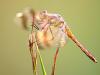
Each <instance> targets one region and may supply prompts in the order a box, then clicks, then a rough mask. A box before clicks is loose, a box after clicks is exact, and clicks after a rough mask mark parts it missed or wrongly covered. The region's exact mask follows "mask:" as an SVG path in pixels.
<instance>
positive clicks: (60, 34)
mask: <svg viewBox="0 0 100 75" xmlns="http://www.w3.org/2000/svg"><path fill="white" fill-rule="evenodd" d="M17 21H19V22H20V24H22V27H23V28H24V29H26V30H28V28H29V27H31V33H30V35H29V48H30V53H31V56H32V63H33V72H34V73H35V75H36V64H37V52H38V53H39V54H40V52H39V49H44V48H48V47H53V46H54V47H56V48H57V50H56V53H55V55H54V64H53V66H52V74H51V75H54V72H55V64H56V59H57V55H58V52H59V48H60V47H63V46H64V45H65V44H66V41H67V38H70V39H71V40H72V41H73V42H74V43H75V44H76V45H77V46H78V47H79V48H80V49H81V50H82V51H83V52H84V53H85V54H86V55H87V56H88V57H89V58H90V59H91V60H92V61H93V62H95V63H96V62H97V60H96V59H95V57H94V56H93V55H92V54H91V53H90V52H89V51H88V50H87V49H86V48H85V47H84V46H83V45H82V44H81V43H80V42H79V41H78V40H77V38H76V37H75V36H74V34H73V33H72V32H71V30H70V28H69V26H68V24H67V23H66V22H65V21H64V19H63V18H62V16H61V15H59V14H56V13H48V12H47V11H46V10H43V11H38V12H35V11H34V10H33V9H27V10H26V9H25V10H24V11H22V12H21V13H18V14H17ZM40 57H41V56H40ZM42 64H43V63H42ZM42 68H44V67H43V66H42ZM44 75H46V73H45V71H44Z"/></svg>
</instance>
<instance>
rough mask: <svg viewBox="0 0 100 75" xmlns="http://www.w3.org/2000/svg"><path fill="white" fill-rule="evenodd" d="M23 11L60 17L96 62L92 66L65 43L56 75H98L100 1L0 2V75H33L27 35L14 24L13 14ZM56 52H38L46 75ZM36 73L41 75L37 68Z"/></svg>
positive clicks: (48, 73)
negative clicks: (36, 11) (57, 14)
mask: <svg viewBox="0 0 100 75" xmlns="http://www.w3.org/2000/svg"><path fill="white" fill-rule="evenodd" d="M26 7H32V8H33V9H35V10H44V9H45V10H48V12H52V13H53V12H54V13H59V14H61V15H62V16H63V17H64V19H65V21H67V22H68V24H69V25H70V27H71V29H72V31H73V33H74V34H75V35H76V36H77V38H78V39H79V40H80V41H81V42H82V43H83V44H84V45H85V47H87V48H88V49H89V50H90V51H91V52H92V53H93V54H94V55H95V57H96V58H97V60H98V63H97V64H94V63H93V62H91V60H89V58H87V57H86V56H85V54H84V53H82V52H81V51H80V49H79V48H78V47H76V45H75V44H74V43H73V42H72V41H70V40H68V44H67V45H65V46H64V47H63V48H61V49H60V53H59V56H58V59H57V65H56V73H55V74H56V75H100V29H99V28H100V0H0V75H32V65H31V57H30V53H29V51H28V43H27V42H28V33H29V32H27V31H24V30H22V29H21V28H20V27H18V26H17V25H16V24H15V23H14V18H15V15H16V13H17V12H19V11H21V10H23V9H24V8H26ZM55 49H56V48H55ZM55 49H48V50H45V51H41V54H42V57H43V61H44V64H45V67H46V71H47V75H50V73H51V65H52V62H53V55H54V53H55ZM38 64H39V63H38ZM38 72H39V75H42V71H41V68H40V64H39V65H38Z"/></svg>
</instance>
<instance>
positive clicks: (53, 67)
mask: <svg viewBox="0 0 100 75" xmlns="http://www.w3.org/2000/svg"><path fill="white" fill-rule="evenodd" d="M58 52H59V48H57V49H56V53H55V55H54V61H53V66H52V72H51V75H54V74H55V67H56V61H57V56H58Z"/></svg>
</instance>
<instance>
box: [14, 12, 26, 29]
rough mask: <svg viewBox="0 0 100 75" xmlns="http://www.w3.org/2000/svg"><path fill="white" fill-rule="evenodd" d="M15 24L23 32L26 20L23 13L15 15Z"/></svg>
mask: <svg viewBox="0 0 100 75" xmlns="http://www.w3.org/2000/svg"><path fill="white" fill-rule="evenodd" d="M15 22H16V23H17V24H18V25H20V26H21V27H22V28H24V29H25V30H26V29H27V18H26V17H25V15H24V13H22V12H20V13H17V14H16V18H15Z"/></svg>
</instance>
